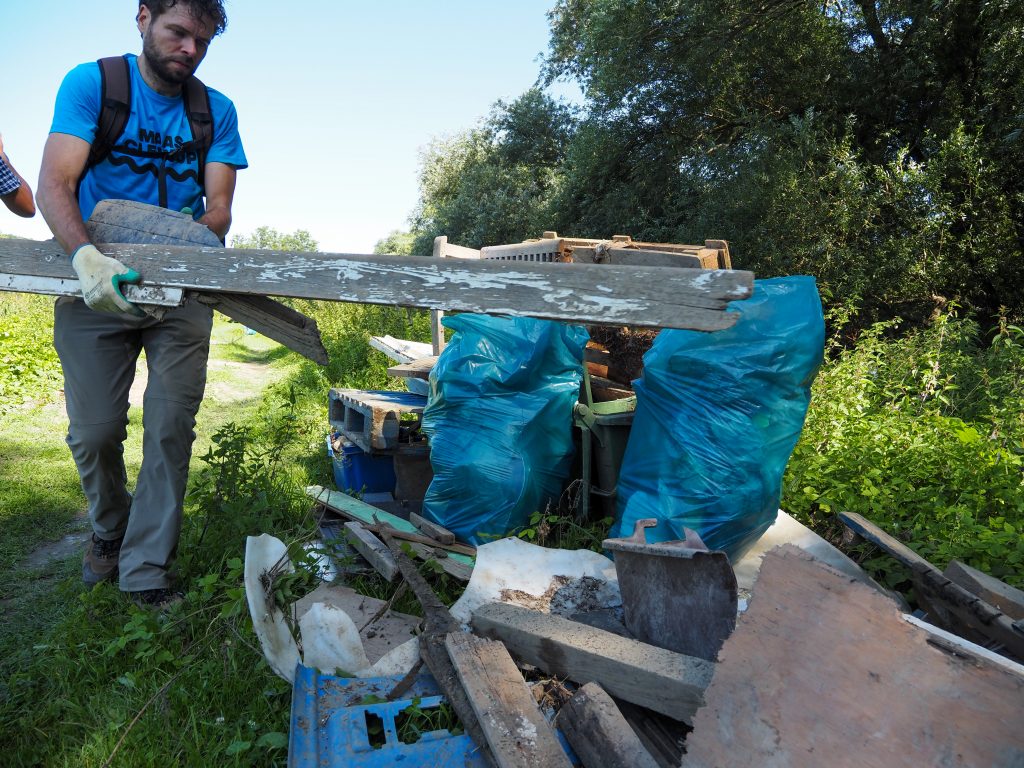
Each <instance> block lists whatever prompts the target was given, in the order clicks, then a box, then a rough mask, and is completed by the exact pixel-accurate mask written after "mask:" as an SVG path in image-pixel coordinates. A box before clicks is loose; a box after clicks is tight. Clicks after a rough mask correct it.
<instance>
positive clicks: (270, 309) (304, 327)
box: [197, 293, 329, 365]
mask: <svg viewBox="0 0 1024 768" xmlns="http://www.w3.org/2000/svg"><path fill="white" fill-rule="evenodd" d="M197 298H198V299H199V301H201V302H203V303H204V304H208V305H210V306H211V307H213V308H214V309H216V310H217V311H218V312H220V313H221V314H222V315H227V316H228V317H230V318H231V319H232V320H234V321H236V322H239V323H241V324H242V325H246V326H248V327H249V328H252V329H253V330H254V331H259V332H260V333H262V334H263V335H264V336H266V337H267V338H268V339H273V340H274V341H276V342H278V343H279V344H283V345H284V346H286V347H288V349H290V350H292V351H293V352H298V353H299V354H300V355H302V356H303V357H307V358H309V359H310V360H312V361H313V362H315V363H319V364H320V365H327V363H328V362H329V361H328V358H327V350H326V349H325V348H324V344H323V341H322V339H321V338H320V329H319V328H318V327H317V324H316V321H315V320H313V319H311V318H309V317H306V316H305V315H304V314H302V313H301V312H296V311H295V310H294V309H292V308H291V307H289V306H286V305H284V304H281V303H280V302H277V301H274V300H273V299H268V298H267V297H266V296H244V295H239V294H235V293H217V294H210V293H200V294H197Z"/></svg>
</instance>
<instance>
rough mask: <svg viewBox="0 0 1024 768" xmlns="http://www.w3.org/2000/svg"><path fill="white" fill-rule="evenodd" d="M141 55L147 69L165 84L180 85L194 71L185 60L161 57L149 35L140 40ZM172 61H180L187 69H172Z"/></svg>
mask: <svg viewBox="0 0 1024 768" xmlns="http://www.w3.org/2000/svg"><path fill="white" fill-rule="evenodd" d="M142 55H143V56H145V57H146V63H147V64H149V68H150V69H151V70H152V71H153V73H154V74H155V75H156V76H157V77H159V78H160V79H161V80H163V81H164V82H166V83H176V84H177V85H182V84H184V83H185V81H186V80H188V79H189V78H190V77H191V76H192V75H193V74H194V73H195V71H196V67H195V66H193V65H192V64H191V62H189V61H188V60H187V59H184V60H182V59H175V58H174V57H171V56H168V57H166V58H164V57H161V56H160V54H159V53H157V50H156V45H154V43H153V40H152V38H150V36H149V35H146V36H145V37H144V38H143V40H142ZM173 61H182V63H184V64H185V65H186V66H187V67H188V69H177V68H174V67H172V66H171V62H173Z"/></svg>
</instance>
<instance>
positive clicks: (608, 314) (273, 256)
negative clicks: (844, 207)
mask: <svg viewBox="0 0 1024 768" xmlns="http://www.w3.org/2000/svg"><path fill="white" fill-rule="evenodd" d="M104 250H105V252H106V253H108V254H109V255H111V256H114V257H116V258H118V259H120V260H121V261H122V262H124V263H125V264H127V265H128V266H130V267H133V268H134V269H136V270H137V271H138V272H139V273H140V274H141V275H142V276H143V280H144V284H146V285H156V286H160V287H164V288H186V289H192V290H198V291H203V292H209V293H241V294H259V295H268V296H292V297H297V298H308V299H325V300H330V301H353V302H358V303H364V304H385V305H400V306H410V307H422V308H425V309H443V310H455V311H461V312H487V313H492V314H498V315H513V316H529V317H537V318H542V319H549V320H563V321H567V322H573V323H580V324H593V325H631V326H637V327H653V328H690V329H694V330H701V331H714V330H721V329H723V328H729V327H731V326H732V325H733V324H735V322H736V320H737V317H738V315H737V314H736V313H735V312H725V311H724V310H725V309H726V307H727V306H728V304H729V302H730V301H734V300H737V299H745V298H747V297H748V296H750V293H751V291H752V288H753V275H752V274H751V273H750V272H740V271H732V272H728V271H716V270H693V269H670V268H661V267H627V266H615V265H588V264H543V263H516V264H509V263H505V262H500V261H485V260H480V261H469V260H465V261H463V260H455V259H433V258H429V257H420V256H364V255H351V254H325V253H301V252H286V251H268V250H243V249H227V248H213V247H180V246H158V245H110V246H106V247H105V248H104ZM0 263H3V264H4V265H5V266H4V270H5V271H6V272H8V273H11V274H22V275H37V276H43V277H58V278H70V277H73V273H72V270H71V265H70V264H68V259H67V257H66V256H65V255H64V253H63V252H61V251H60V249H59V248H58V247H57V246H56V245H55V244H53V243H44V242H35V241H27V240H0ZM183 264H187V265H188V268H187V269H183V268H182V265H183Z"/></svg>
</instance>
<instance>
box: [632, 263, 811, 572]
mask: <svg viewBox="0 0 1024 768" xmlns="http://www.w3.org/2000/svg"><path fill="white" fill-rule="evenodd" d="M727 311H729V312H736V313H738V314H739V315H740V319H739V320H738V321H737V323H736V324H735V325H734V326H733V327H732V328H729V329H728V330H724V331H717V332H715V333H700V332H697V331H677V330H666V331H662V332H661V333H660V334H658V336H657V337H656V338H655V341H654V346H653V347H651V349H650V351H649V352H648V353H647V354H646V355H645V356H644V371H643V377H642V378H641V379H639V380H638V381H636V382H634V388H635V389H636V393H637V409H636V415H635V417H634V419H633V428H632V431H631V432H630V437H629V443H628V444H627V446H626V453H625V456H624V457H623V462H622V469H621V471H620V473H619V485H618V501H617V508H616V511H617V517H618V520H617V524H616V526H615V527H614V529H613V533H612V536H616V537H619V536H630V535H632V533H633V526H634V523H635V522H636V521H637V520H642V519H643V518H645V517H652V518H657V519H658V520H659V521H660V523H659V525H658V527H657V528H649V529H647V531H646V533H647V540H648V541H650V542H657V541H671V540H673V539H682V538H684V534H683V528H684V527H686V528H692V529H693V530H695V531H697V533H699V534H700V536H701V538H702V539H703V540H704V543H705V544H707V546H708V548H709V549H721V550H724V551H725V552H726V553H727V554H728V555H729V557H730V558H731V559H732V560H734V561H735V560H736V558H738V557H739V556H740V555H741V554H742V553H743V552H744V551H745V550H746V548H747V547H749V546H750V545H751V544H753V543H754V541H756V540H757V539H758V537H760V535H761V534H762V533H764V531H765V530H767V528H768V527H769V526H770V525H771V524H772V523H773V522H774V521H775V517H776V513H777V511H778V508H779V498H780V496H781V493H782V475H783V472H784V471H785V468H786V463H787V462H788V461H789V456H790V454H791V453H792V452H793V448H794V447H796V442H797V439H798V438H799V437H800V432H801V430H802V429H803V424H804V417H805V416H806V415H807V407H808V405H809V404H810V398H811V382H812V381H813V380H814V376H815V374H816V373H817V371H818V368H819V367H820V366H821V363H822V359H823V353H824V343H825V323H824V320H823V318H822V314H821V300H820V298H819V297H818V289H817V286H816V285H815V282H814V278H813V277H803V276H800V277H785V278H778V279H774V280H755V281H754V293H753V296H751V297H750V298H749V299H747V300H745V301H735V302H732V303H731V304H730V305H729V308H728V310H727Z"/></svg>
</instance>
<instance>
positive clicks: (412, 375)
mask: <svg viewBox="0 0 1024 768" xmlns="http://www.w3.org/2000/svg"><path fill="white" fill-rule="evenodd" d="M435 365H437V355H431V356H430V357H421V358H420V359H419V360H413V361H412V362H411V363H400V364H398V365H392V366H391V367H390V368H388V376H397V377H398V378H400V379H423V380H428V379H429V378H430V372H431V371H432V370H434V366H435Z"/></svg>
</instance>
